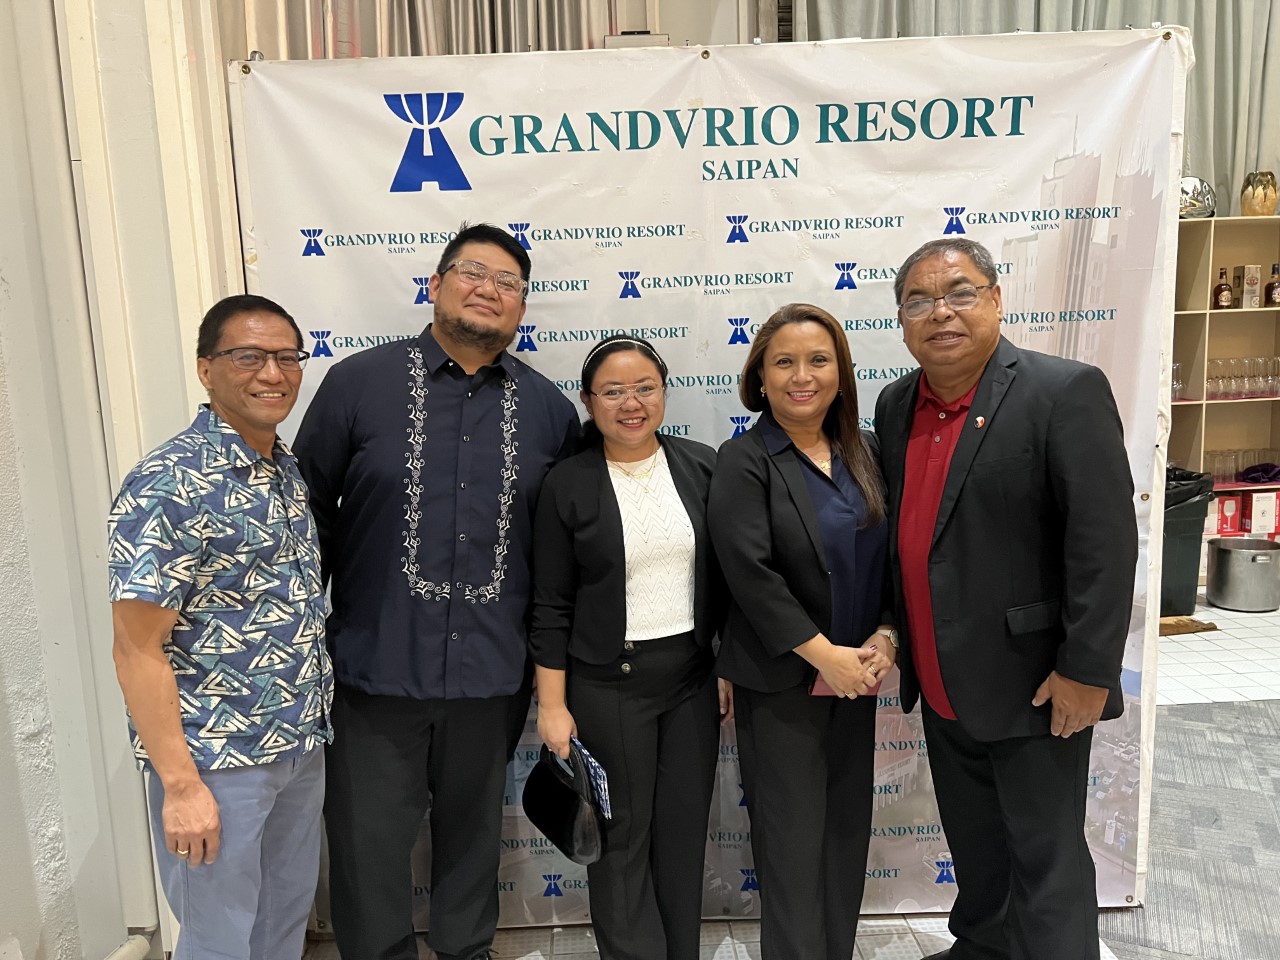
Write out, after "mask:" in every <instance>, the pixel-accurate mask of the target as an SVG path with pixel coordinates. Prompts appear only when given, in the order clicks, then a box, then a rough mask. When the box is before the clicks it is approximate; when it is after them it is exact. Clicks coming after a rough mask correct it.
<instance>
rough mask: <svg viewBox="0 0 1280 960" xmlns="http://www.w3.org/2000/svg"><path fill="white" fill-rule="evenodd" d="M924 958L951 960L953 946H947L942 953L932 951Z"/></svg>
mask: <svg viewBox="0 0 1280 960" xmlns="http://www.w3.org/2000/svg"><path fill="white" fill-rule="evenodd" d="M924 960H951V948H950V947H947V949H945V950H943V951H942V952H941V953H931V954H929V955H928V956H927V957H925V958H924Z"/></svg>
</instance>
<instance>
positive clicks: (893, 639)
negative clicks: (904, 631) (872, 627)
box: [876, 627, 898, 650]
mask: <svg viewBox="0 0 1280 960" xmlns="http://www.w3.org/2000/svg"><path fill="white" fill-rule="evenodd" d="M876 633H883V634H884V635H885V636H886V637H888V638H889V642H890V643H892V644H893V649H895V650H897V649H898V631H897V630H895V629H894V628H893V627H881V628H880V629H879V630H877V631H876Z"/></svg>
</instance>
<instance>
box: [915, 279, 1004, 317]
mask: <svg viewBox="0 0 1280 960" xmlns="http://www.w3.org/2000/svg"><path fill="white" fill-rule="evenodd" d="M994 286H995V284H994V283H984V284H983V285H982V286H980V287H961V288H960V289H959V290H952V291H951V292H950V293H948V294H947V295H946V296H945V297H920V298H919V299H918V300H908V301H906V302H905V303H900V304H898V306H899V307H900V308H901V310H902V315H903V316H904V317H906V318H907V319H908V320H923V319H924V318H925V317H927V316H930V315H931V314H932V313H933V311H934V308H935V307H937V305H938V301H939V300H945V301H947V306H948V307H950V308H951V309H952V310H968V309H969V308H970V307H972V306H973V305H974V304H975V303H977V302H978V291H979V290H990V289H991V288H992V287H994Z"/></svg>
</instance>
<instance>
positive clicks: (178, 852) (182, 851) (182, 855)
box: [174, 848, 191, 857]
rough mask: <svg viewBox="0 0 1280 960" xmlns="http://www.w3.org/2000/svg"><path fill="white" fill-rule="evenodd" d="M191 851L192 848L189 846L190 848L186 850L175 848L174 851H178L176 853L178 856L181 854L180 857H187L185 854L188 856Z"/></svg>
mask: <svg viewBox="0 0 1280 960" xmlns="http://www.w3.org/2000/svg"><path fill="white" fill-rule="evenodd" d="M190 852H191V849H190V848H188V849H186V850H175V851H174V853H176V854H177V855H178V856H180V857H185V856H186V855H187V854H189V853H190Z"/></svg>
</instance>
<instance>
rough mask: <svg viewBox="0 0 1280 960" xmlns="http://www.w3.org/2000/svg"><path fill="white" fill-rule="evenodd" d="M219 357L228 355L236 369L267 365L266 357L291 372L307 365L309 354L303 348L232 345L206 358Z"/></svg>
mask: <svg viewBox="0 0 1280 960" xmlns="http://www.w3.org/2000/svg"><path fill="white" fill-rule="evenodd" d="M219 357H230V358H231V362H232V363H233V364H235V366H236V369H237V370H261V369H262V368H263V367H265V366H266V365H267V357H271V358H273V359H274V360H275V362H276V366H277V367H279V368H280V369H281V370H283V371H284V372H285V373H293V372H294V371H297V370H301V369H302V368H303V367H305V366H306V365H307V360H308V359H310V357H311V354H309V353H307V351H305V350H262V349H260V348H258V347H232V348H231V349H230V350H219V351H218V352H217V353H211V354H209V355H208V356H207V357H205V359H206V360H217V359H218V358H219Z"/></svg>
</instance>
